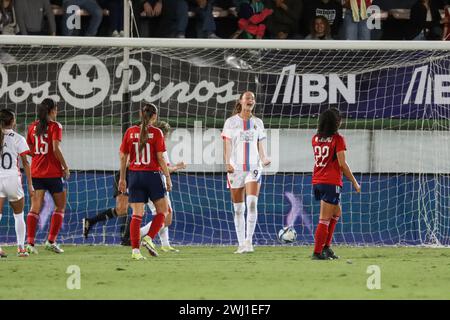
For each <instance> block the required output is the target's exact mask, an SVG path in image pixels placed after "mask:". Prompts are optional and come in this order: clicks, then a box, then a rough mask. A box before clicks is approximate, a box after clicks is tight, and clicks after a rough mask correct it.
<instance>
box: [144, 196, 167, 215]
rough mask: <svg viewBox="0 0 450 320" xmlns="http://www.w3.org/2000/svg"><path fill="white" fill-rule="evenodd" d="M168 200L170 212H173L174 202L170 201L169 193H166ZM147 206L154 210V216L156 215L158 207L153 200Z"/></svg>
mask: <svg viewBox="0 0 450 320" xmlns="http://www.w3.org/2000/svg"><path fill="white" fill-rule="evenodd" d="M166 199H167V202H169V212H172V202H171V201H170V196H169V193H168V192H167V195H166ZM147 206H148V208H149V209H150V211H151V212H152V216H156V208H155V205H154V204H153V202H152V201H149V202H147Z"/></svg>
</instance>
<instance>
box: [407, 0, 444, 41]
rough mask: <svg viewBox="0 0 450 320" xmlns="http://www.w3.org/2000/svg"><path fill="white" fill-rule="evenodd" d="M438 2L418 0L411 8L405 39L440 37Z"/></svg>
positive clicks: (436, 38) (434, 38) (435, 38)
mask: <svg viewBox="0 0 450 320" xmlns="http://www.w3.org/2000/svg"><path fill="white" fill-rule="evenodd" d="M439 4H440V3H438V2H437V1H432V0H418V1H417V2H416V3H415V4H414V5H413V6H412V8H411V14H410V19H409V26H408V31H407V34H406V39H407V40H438V39H441V36H442V29H441V27H440V22H441V15H440V13H439Z"/></svg>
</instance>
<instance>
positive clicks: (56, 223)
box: [48, 211, 64, 243]
mask: <svg viewBox="0 0 450 320" xmlns="http://www.w3.org/2000/svg"><path fill="white" fill-rule="evenodd" d="M63 221H64V212H57V211H55V212H53V214H52V221H51V223H50V232H49V234H48V241H50V242H51V243H53V242H55V240H56V237H57V236H58V233H59V230H60V229H61V226H62V223H63Z"/></svg>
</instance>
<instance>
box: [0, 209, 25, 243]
mask: <svg viewBox="0 0 450 320" xmlns="http://www.w3.org/2000/svg"><path fill="white" fill-rule="evenodd" d="M0 216H1V215H0ZM14 222H15V228H16V236H17V246H19V248H22V249H23V248H24V247H25V230H26V226H25V220H24V218H23V212H21V213H19V214H14Z"/></svg>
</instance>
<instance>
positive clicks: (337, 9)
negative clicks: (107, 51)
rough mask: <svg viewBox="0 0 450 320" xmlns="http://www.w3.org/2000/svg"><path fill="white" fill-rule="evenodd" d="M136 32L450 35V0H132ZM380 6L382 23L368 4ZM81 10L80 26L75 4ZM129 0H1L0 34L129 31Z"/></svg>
mask: <svg viewBox="0 0 450 320" xmlns="http://www.w3.org/2000/svg"><path fill="white" fill-rule="evenodd" d="M129 2H130V4H131V7H132V19H131V20H132V21H133V22H132V29H131V31H132V35H133V36H134V37H165V38H168V37H176V38H235V39H237V38H243V39H317V40H326V39H335V40H371V39H372V40H400V39H405V40H440V39H442V40H447V38H450V36H449V35H450V28H449V26H450V6H449V5H450V0H130V1H129ZM372 5H377V6H378V7H379V8H380V9H381V10H382V12H383V13H384V15H381V16H380V19H381V28H375V29H370V28H368V27H367V25H368V24H367V22H368V19H369V21H373V19H371V17H370V15H371V13H372V11H371V10H368V8H369V7H370V6H372ZM73 6H77V7H78V8H81V9H82V11H81V12H82V14H81V25H80V28H74V27H72V26H73V22H74V13H75V11H74V9H73V8H76V7H73ZM123 11H124V10H123V0H0V33H1V34H19V35H67V36H71V35H75V36H123V35H124V30H123V29H124V28H123V24H124V17H123Z"/></svg>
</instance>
